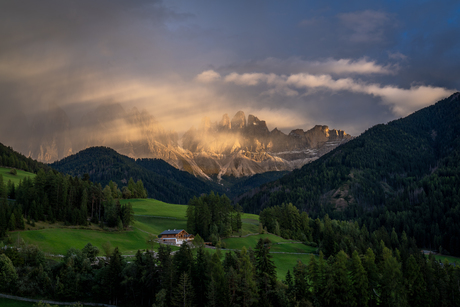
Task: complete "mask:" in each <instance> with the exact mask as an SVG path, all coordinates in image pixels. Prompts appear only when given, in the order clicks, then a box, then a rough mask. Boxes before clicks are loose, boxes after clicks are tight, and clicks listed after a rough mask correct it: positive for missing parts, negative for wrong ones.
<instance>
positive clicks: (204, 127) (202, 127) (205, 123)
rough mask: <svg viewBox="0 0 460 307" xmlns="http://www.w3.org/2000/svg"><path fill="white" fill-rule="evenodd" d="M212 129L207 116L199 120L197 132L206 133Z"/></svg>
mask: <svg viewBox="0 0 460 307" xmlns="http://www.w3.org/2000/svg"><path fill="white" fill-rule="evenodd" d="M211 128H212V123H211V119H210V118H209V117H208V116H205V117H203V118H202V119H201V123H200V127H199V130H201V131H203V132H208V131H209V130H211Z"/></svg>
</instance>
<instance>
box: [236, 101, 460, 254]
mask: <svg viewBox="0 0 460 307" xmlns="http://www.w3.org/2000/svg"><path fill="white" fill-rule="evenodd" d="M459 97H460V93H456V94H454V95H452V96H451V97H449V98H446V99H444V100H442V101H440V102H438V103H436V104H435V105H432V106H430V107H427V108H424V109H422V110H420V111H418V112H415V113H414V114H412V115H410V116H408V117H406V118H403V119H399V120H395V121H392V122H390V123H388V124H386V125H383V124H382V125H377V126H375V127H372V128H370V129H369V130H367V131H366V132H365V133H363V134H362V135H361V136H359V137H357V138H355V139H354V140H351V141H349V142H348V143H346V144H344V145H342V146H339V147H338V148H336V149H334V150H333V151H331V152H329V153H328V154H326V155H324V156H323V157H321V158H320V159H318V160H316V161H314V162H312V163H311V164H307V165H305V166H304V167H302V168H301V169H299V170H295V171H293V172H291V173H290V174H288V175H286V176H285V177H283V178H281V179H279V180H277V181H276V182H273V183H269V184H266V185H264V186H262V187H260V188H256V189H255V190H252V191H250V192H248V193H246V194H244V195H242V196H241V197H240V204H242V205H243V208H244V210H245V212H254V213H258V212H260V210H262V209H263V208H265V207H270V206H273V205H278V204H281V203H283V202H291V203H293V204H294V205H295V206H297V207H298V208H300V209H302V210H305V211H307V212H309V213H310V215H312V216H323V215H324V214H326V213H328V214H330V215H332V216H333V217H335V218H343V219H357V220H358V221H359V222H361V223H364V224H366V225H367V226H368V228H369V231H373V230H375V229H377V228H379V227H381V226H385V227H387V228H389V230H391V228H392V227H395V228H396V231H398V232H399V233H401V232H402V231H405V232H406V233H407V234H408V235H410V236H414V237H415V238H416V239H417V241H418V244H419V246H425V247H431V248H433V249H438V248H439V247H440V246H442V248H443V249H444V250H448V251H450V252H451V253H452V254H456V255H460V223H458V221H459V220H460V188H459V187H460V98H459Z"/></svg>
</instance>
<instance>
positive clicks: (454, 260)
mask: <svg viewBox="0 0 460 307" xmlns="http://www.w3.org/2000/svg"><path fill="white" fill-rule="evenodd" d="M434 258H436V259H437V260H440V261H444V259H447V260H448V261H449V263H457V264H460V258H457V257H452V256H446V255H434Z"/></svg>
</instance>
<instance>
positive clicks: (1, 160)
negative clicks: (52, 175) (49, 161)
mask: <svg viewBox="0 0 460 307" xmlns="http://www.w3.org/2000/svg"><path fill="white" fill-rule="evenodd" d="M0 166H7V167H12V168H17V169H22V170H24V171H27V172H32V173H36V172H37V171H38V170H39V169H44V170H47V169H49V166H48V165H46V164H43V163H41V162H37V161H36V160H33V159H31V158H27V157H26V156H24V155H22V154H20V153H18V152H16V151H14V150H13V149H12V148H11V147H7V146H5V145H3V144H2V143H0Z"/></svg>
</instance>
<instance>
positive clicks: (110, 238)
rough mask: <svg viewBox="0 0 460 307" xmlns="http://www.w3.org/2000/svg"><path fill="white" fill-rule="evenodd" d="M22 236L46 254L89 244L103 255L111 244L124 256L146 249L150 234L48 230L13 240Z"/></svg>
mask: <svg viewBox="0 0 460 307" xmlns="http://www.w3.org/2000/svg"><path fill="white" fill-rule="evenodd" d="M17 235H20V236H21V238H22V239H24V241H25V242H26V243H27V244H35V245H37V246H39V247H40V248H41V249H42V250H43V251H44V252H46V253H50V254H55V255H58V254H60V255H63V254H65V253H66V251H67V250H68V249H69V248H71V247H74V248H77V249H82V248H83V247H84V246H85V245H86V244H87V243H91V244H93V245H95V246H97V247H98V248H99V249H100V250H101V253H102V251H103V249H102V245H103V244H105V243H107V242H109V243H110V244H111V245H112V247H114V248H115V247H116V246H118V249H119V250H120V252H122V253H123V254H129V255H132V254H135V253H136V251H137V250H138V249H146V248H148V245H147V243H146V241H147V237H148V234H147V233H145V232H142V231H141V230H139V229H134V230H132V231H122V232H117V231H114V232H110V231H102V230H101V231H97V230H87V229H69V228H48V229H41V230H29V231H22V232H16V233H13V234H12V237H13V239H15V238H16V236H17Z"/></svg>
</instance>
